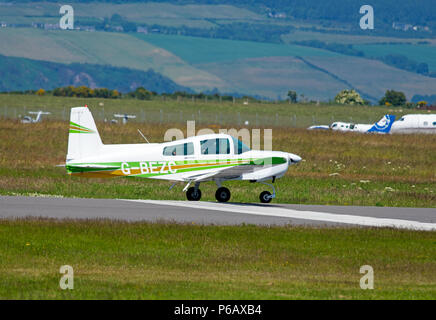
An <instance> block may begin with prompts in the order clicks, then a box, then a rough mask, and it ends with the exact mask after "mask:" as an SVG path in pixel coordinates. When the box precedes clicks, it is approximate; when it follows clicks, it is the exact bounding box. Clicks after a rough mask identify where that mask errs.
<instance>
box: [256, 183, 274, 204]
mask: <svg viewBox="0 0 436 320" xmlns="http://www.w3.org/2000/svg"><path fill="white" fill-rule="evenodd" d="M274 180H275V179H273V182H274ZM259 182H260V183H263V184H265V185H267V186H270V187H271V188H272V189H273V193H272V194H271V192H269V191H263V192H262V193H261V194H260V196H259V200H260V202H262V203H270V202H271V200H272V199H274V198H275V197H276V189H275V188H274V186H273V185H272V184H269V183H266V182H263V181H259Z"/></svg>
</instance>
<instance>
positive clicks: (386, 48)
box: [354, 44, 436, 71]
mask: <svg viewBox="0 0 436 320" xmlns="http://www.w3.org/2000/svg"><path fill="white" fill-rule="evenodd" d="M354 47H355V48H356V49H358V50H362V51H363V52H364V53H365V55H366V56H368V57H383V56H386V55H388V54H401V55H404V56H406V57H408V58H409V59H411V60H414V61H416V62H418V63H420V62H425V63H427V64H428V68H429V70H430V71H436V46H432V45H411V44H374V45H369V44H366V45H355V46H354Z"/></svg>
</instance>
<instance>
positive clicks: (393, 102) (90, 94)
mask: <svg viewBox="0 0 436 320" xmlns="http://www.w3.org/2000/svg"><path fill="white" fill-rule="evenodd" d="M17 93H20V92H17ZM21 93H25V94H36V95H39V96H43V95H45V94H50V93H51V94H52V95H53V96H59V97H79V98H106V99H118V98H121V97H123V96H125V97H128V98H134V99H138V100H151V99H152V98H153V97H155V96H162V97H168V98H175V99H179V98H184V99H199V100H201V99H209V100H220V101H233V100H234V98H235V97H233V96H231V95H220V94H219V93H218V92H215V93H209V94H206V93H191V92H186V91H175V92H174V93H162V94H160V95H159V94H158V93H156V92H153V91H149V90H147V89H145V88H143V87H139V88H136V89H135V90H134V91H131V92H129V93H126V94H124V95H123V94H121V93H120V92H118V91H117V90H110V89H107V88H96V89H91V88H88V87H86V86H80V87H73V86H68V87H62V88H56V89H54V90H53V91H45V90H44V89H39V90H37V91H26V92H21ZM300 96H303V95H300ZM242 98H243V99H249V100H251V101H256V100H257V99H255V98H253V97H248V96H244V97H242ZM288 100H289V102H290V103H297V102H298V94H297V92H296V91H294V90H289V91H288ZM334 102H335V103H338V104H346V105H370V102H369V101H368V100H365V99H363V98H362V97H361V96H360V94H359V93H358V92H357V91H356V90H354V89H350V90H348V89H345V90H342V91H341V92H339V93H338V94H337V95H336V96H335V99H334ZM379 104H380V105H386V106H408V107H412V106H416V105H415V104H413V103H411V102H407V99H406V95H405V94H404V93H403V92H401V91H395V90H387V91H386V93H385V95H384V96H383V97H382V98H381V99H380V101H379ZM418 104H419V103H418Z"/></svg>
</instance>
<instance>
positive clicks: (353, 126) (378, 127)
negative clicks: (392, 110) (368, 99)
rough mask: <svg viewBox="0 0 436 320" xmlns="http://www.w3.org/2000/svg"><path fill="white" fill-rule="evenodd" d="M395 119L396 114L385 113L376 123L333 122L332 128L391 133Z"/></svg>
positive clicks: (346, 130)
mask: <svg viewBox="0 0 436 320" xmlns="http://www.w3.org/2000/svg"><path fill="white" fill-rule="evenodd" d="M394 121H395V116H394V115H390V114H387V115H384V116H383V118H381V119H380V120H379V121H378V122H376V123H374V124H361V123H349V122H333V123H332V124H331V126H330V128H331V129H332V130H334V131H343V132H359V133H371V132H374V133H384V134H386V133H389V131H390V130H391V127H392V124H393V123H394Z"/></svg>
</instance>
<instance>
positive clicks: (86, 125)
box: [66, 106, 301, 203]
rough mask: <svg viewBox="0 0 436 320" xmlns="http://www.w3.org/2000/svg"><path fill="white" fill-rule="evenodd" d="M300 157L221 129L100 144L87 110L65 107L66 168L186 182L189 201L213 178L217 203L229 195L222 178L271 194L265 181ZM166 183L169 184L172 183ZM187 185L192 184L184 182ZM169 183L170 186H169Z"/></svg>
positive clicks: (71, 171)
mask: <svg viewBox="0 0 436 320" xmlns="http://www.w3.org/2000/svg"><path fill="white" fill-rule="evenodd" d="M300 161H301V158H300V157H299V156H297V155H295V154H292V153H287V152H279V151H258V150H250V149H249V148H248V147H247V146H246V145H244V144H243V143H242V142H241V141H240V140H238V139H236V138H234V137H232V136H230V135H227V134H208V135H200V136H194V137H189V138H187V139H183V140H176V141H172V142H165V143H141V144H103V143H102V141H101V139H100V135H99V134H98V131H97V127H96V125H95V122H94V119H93V117H92V114H91V112H90V111H89V109H88V108H87V107H86V106H85V107H77V108H72V109H71V118H70V131H69V137H68V154H67V159H66V169H67V172H68V174H70V175H74V176H79V177H95V178H104V177H117V176H124V177H137V178H150V179H162V180H169V181H173V182H174V184H175V183H177V182H184V183H186V186H185V188H184V189H183V191H186V197H187V198H188V200H191V201H198V200H200V198H201V191H200V189H199V186H200V183H202V182H207V181H214V182H215V183H216V185H217V187H218V189H217V191H216V193H215V197H216V199H217V200H218V201H219V202H226V201H228V200H229V199H230V191H229V189H227V188H225V187H223V186H222V185H221V183H222V182H223V181H227V180H248V181H250V182H261V183H264V184H267V185H269V186H271V187H272V189H273V193H272V194H271V193H270V192H268V191H263V192H262V193H261V194H260V197H259V198H260V201H261V202H263V203H268V202H270V201H271V199H273V198H275V196H276V195H275V188H274V186H273V185H272V184H268V183H266V182H265V181H267V180H270V179H271V180H272V182H273V183H274V181H275V180H276V179H277V178H280V177H282V176H283V175H284V174H285V173H286V171H287V170H288V167H289V166H290V165H292V164H296V163H298V162H300ZM174 184H173V185H172V186H171V188H172V187H173V186H174ZM191 184H194V186H192V187H190V185H191ZM171 188H170V189H171Z"/></svg>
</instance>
